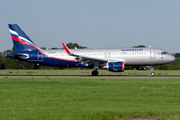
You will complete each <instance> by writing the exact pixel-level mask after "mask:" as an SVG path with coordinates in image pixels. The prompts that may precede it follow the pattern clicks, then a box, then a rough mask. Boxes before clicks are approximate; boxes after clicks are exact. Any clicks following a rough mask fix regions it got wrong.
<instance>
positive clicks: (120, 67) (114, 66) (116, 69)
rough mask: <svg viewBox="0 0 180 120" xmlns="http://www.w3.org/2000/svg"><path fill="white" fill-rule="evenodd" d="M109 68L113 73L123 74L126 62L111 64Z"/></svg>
mask: <svg viewBox="0 0 180 120" xmlns="http://www.w3.org/2000/svg"><path fill="white" fill-rule="evenodd" d="M107 67H108V70H109V71H111V72H123V71H124V62H109V63H108V66H107Z"/></svg>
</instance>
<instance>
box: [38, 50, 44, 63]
mask: <svg viewBox="0 0 180 120" xmlns="http://www.w3.org/2000/svg"><path fill="white" fill-rule="evenodd" d="M42 61H43V54H42V53H41V52H38V62H42Z"/></svg>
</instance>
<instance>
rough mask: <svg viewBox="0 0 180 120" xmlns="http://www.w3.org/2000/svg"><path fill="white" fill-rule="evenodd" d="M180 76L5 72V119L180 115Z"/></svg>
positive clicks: (1, 93)
mask: <svg viewBox="0 0 180 120" xmlns="http://www.w3.org/2000/svg"><path fill="white" fill-rule="evenodd" d="M179 86H180V79H165V80H164V79H83V78H0V119H1V120H61V119H62V120H102V119H105V120H106V119H107V120H108V119H110V120H118V119H129V118H139V117H145V118H152V119H158V120H164V119H171V120H174V119H177V120H178V119H180V92H179V91H180V87H179Z"/></svg>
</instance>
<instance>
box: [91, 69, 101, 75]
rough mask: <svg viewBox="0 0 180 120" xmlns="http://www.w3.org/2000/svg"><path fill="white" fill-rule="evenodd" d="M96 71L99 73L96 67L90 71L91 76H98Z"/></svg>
mask: <svg viewBox="0 0 180 120" xmlns="http://www.w3.org/2000/svg"><path fill="white" fill-rule="evenodd" d="M98 73H99V72H98V71H97V69H96V70H94V71H92V73H91V74H92V76H98Z"/></svg>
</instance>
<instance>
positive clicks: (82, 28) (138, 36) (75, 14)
mask: <svg viewBox="0 0 180 120" xmlns="http://www.w3.org/2000/svg"><path fill="white" fill-rule="evenodd" d="M0 3H1V4H0V32H1V45H0V51H4V50H7V49H11V48H12V46H13V44H12V40H11V37H10V33H9V30H8V24H9V23H17V24H18V25H19V26H20V27H21V28H22V29H23V30H24V32H25V33H26V34H27V35H28V36H29V37H30V38H31V40H32V41H33V42H34V43H35V44H36V45H37V46H38V47H42V46H44V47H47V48H52V47H58V48H61V47H62V44H61V43H62V42H64V43H69V42H73V43H75V42H76V43H78V44H79V45H81V46H86V47H88V48H121V47H132V46H135V45H145V46H149V45H151V46H152V47H156V48H162V49H164V50H167V51H168V52H180V49H179V48H180V47H179V46H180V45H179V44H180V7H179V5H180V0H53V1H50V0H31V1H27V0H15V1H12V0H0Z"/></svg>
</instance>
